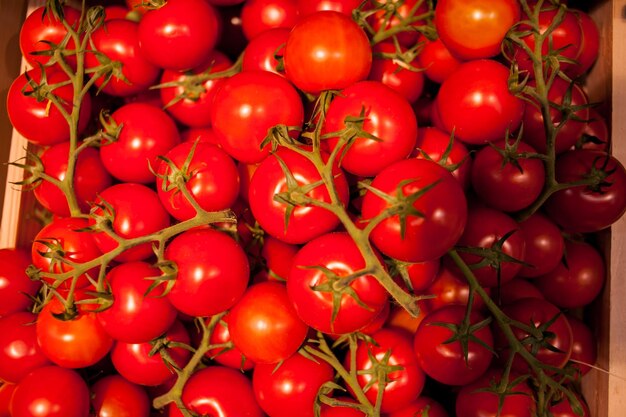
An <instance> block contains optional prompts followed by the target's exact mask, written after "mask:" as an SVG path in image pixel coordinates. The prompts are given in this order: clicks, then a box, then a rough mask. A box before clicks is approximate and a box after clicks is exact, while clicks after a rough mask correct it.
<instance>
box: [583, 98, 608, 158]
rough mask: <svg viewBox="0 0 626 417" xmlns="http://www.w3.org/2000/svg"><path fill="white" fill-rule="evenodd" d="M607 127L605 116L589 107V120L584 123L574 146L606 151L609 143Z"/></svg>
mask: <svg viewBox="0 0 626 417" xmlns="http://www.w3.org/2000/svg"><path fill="white" fill-rule="evenodd" d="M609 138H610V136H609V127H608V126H607V122H606V117H604V115H602V114H600V113H599V112H598V110H596V109H594V108H593V107H592V108H590V109H589V120H587V123H586V124H585V130H583V134H582V136H581V137H580V138H579V139H578V142H577V143H576V147H577V148H578V147H580V148H583V149H595V150H598V151H605V152H606V151H608V150H609V144H610V139H609Z"/></svg>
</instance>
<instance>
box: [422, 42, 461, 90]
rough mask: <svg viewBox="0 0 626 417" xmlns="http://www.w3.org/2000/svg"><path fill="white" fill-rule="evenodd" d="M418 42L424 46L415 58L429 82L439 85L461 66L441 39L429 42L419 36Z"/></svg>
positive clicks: (459, 61)
mask: <svg viewBox="0 0 626 417" xmlns="http://www.w3.org/2000/svg"><path fill="white" fill-rule="evenodd" d="M420 42H424V46H423V47H422V50H421V52H420V53H419V55H418V56H417V62H418V68H423V69H424V75H426V77H427V78H428V79H430V80H431V81H433V82H435V83H437V84H441V83H442V82H444V81H445V80H446V79H447V78H448V77H449V76H450V74H452V73H453V72H454V71H455V70H456V69H457V68H458V67H459V65H461V63H462V61H461V60H459V59H457V58H456V57H454V56H453V55H452V54H451V53H450V50H449V49H448V48H447V47H446V45H445V44H444V43H443V42H442V41H441V38H437V39H436V40H434V41H431V40H429V39H427V38H426V37H425V36H421V37H420Z"/></svg>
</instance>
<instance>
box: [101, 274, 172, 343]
mask: <svg viewBox="0 0 626 417" xmlns="http://www.w3.org/2000/svg"><path fill="white" fill-rule="evenodd" d="M160 275H161V271H160V270H159V269H158V268H154V267H152V266H151V265H150V264H147V263H145V262H127V263H123V264H120V265H117V266H116V267H114V268H113V269H111V271H109V273H108V274H107V282H108V284H109V287H110V288H111V295H112V297H113V305H112V306H111V307H109V308H108V309H106V310H104V311H102V312H100V313H98V321H99V322H100V324H101V325H102V327H103V328H104V330H105V331H106V332H107V333H108V334H109V335H110V336H111V337H112V338H113V339H115V340H118V341H122V342H126V343H143V342H149V341H150V340H152V339H154V338H156V337H158V336H160V335H162V334H163V333H165V331H166V330H167V329H169V328H170V327H171V326H172V324H174V320H176V309H175V308H174V307H173V306H172V305H171V304H170V302H169V300H168V299H167V298H166V297H163V294H162V293H163V286H164V284H161V285H160V286H159V287H156V288H153V289H151V288H150V287H151V286H152V285H153V283H154V281H153V280H151V279H150V278H156V277H159V276H160Z"/></svg>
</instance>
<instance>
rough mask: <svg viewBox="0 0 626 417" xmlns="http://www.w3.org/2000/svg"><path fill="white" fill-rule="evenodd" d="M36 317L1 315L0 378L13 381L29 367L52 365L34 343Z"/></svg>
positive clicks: (21, 376)
mask: <svg viewBox="0 0 626 417" xmlns="http://www.w3.org/2000/svg"><path fill="white" fill-rule="evenodd" d="M36 320H37V316H35V315H34V314H32V313H29V312H26V311H20V312H17V313H13V314H10V315H6V316H4V317H2V318H0V380H2V381H4V382H8V383H11V384H16V383H18V382H20V381H21V380H22V379H23V378H24V377H25V376H26V375H28V374H29V373H30V372H31V371H32V370H34V369H37V368H40V367H42V366H45V365H50V364H51V362H50V361H49V360H48V358H47V357H46V356H45V355H44V354H43V352H42V351H41V348H40V347H39V344H38V343H37V332H36V331H35V326H34V325H33V324H34V323H35V321H36ZM0 415H1V414H0Z"/></svg>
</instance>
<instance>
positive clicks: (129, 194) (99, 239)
mask: <svg viewBox="0 0 626 417" xmlns="http://www.w3.org/2000/svg"><path fill="white" fill-rule="evenodd" d="M104 202H106V204H105V203H104ZM98 204H99V205H100V206H98V207H97V208H96V210H94V211H93V213H92V215H91V216H92V217H91V219H90V220H89V222H90V223H91V224H95V223H96V221H97V218H98V217H100V216H102V217H104V218H106V217H112V218H111V226H110V227H111V229H113V232H115V233H116V234H117V235H118V236H120V237H123V238H124V239H132V238H136V237H141V236H145V235H149V234H151V233H155V232H158V231H159V230H161V229H164V228H166V227H168V226H169V225H170V218H169V215H168V214H167V211H165V209H164V208H163V206H162V205H161V202H160V201H159V197H158V195H157V193H155V192H154V191H152V189H150V188H148V187H146V186H145V185H141V184H133V183H121V184H116V185H113V186H111V187H109V188H107V189H106V190H104V191H103V192H102V193H100V196H99V198H98V200H97V201H96V205H98ZM93 238H94V239H95V241H96V244H97V245H98V248H100V250H101V251H102V252H103V253H107V252H110V251H112V250H114V249H115V248H117V246H118V245H119V244H118V242H117V241H116V240H115V239H114V238H113V237H111V236H109V235H108V234H107V233H106V232H98V233H95V234H93ZM152 254H153V251H152V246H151V244H150V243H149V242H148V243H143V244H141V245H137V246H134V247H132V248H130V249H128V250H126V251H125V252H123V253H121V254H120V255H118V256H117V257H116V258H115V259H116V260H117V261H120V262H128V261H140V260H143V259H146V258H148V257H150V256H151V255H152Z"/></svg>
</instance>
